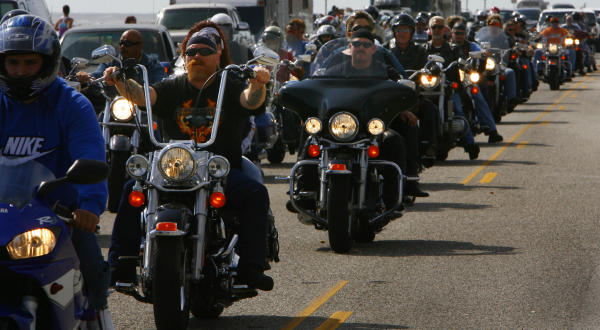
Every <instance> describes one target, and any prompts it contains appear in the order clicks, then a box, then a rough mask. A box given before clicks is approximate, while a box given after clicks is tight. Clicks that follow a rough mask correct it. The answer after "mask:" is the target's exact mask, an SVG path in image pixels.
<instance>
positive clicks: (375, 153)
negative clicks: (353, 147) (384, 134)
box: [367, 145, 379, 158]
mask: <svg viewBox="0 0 600 330" xmlns="http://www.w3.org/2000/svg"><path fill="white" fill-rule="evenodd" d="M367 154H368V155H369V157H370V158H377V157H379V147H378V146H376V145H372V146H369V149H367Z"/></svg>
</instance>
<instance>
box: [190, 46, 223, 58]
mask: <svg viewBox="0 0 600 330" xmlns="http://www.w3.org/2000/svg"><path fill="white" fill-rule="evenodd" d="M216 53H217V51H216V50H214V49H212V48H189V49H186V51H185V55H187V56H190V57H194V56H196V55H197V54H200V56H209V55H212V54H216Z"/></svg>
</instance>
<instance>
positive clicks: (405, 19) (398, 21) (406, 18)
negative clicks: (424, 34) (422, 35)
mask: <svg viewBox="0 0 600 330" xmlns="http://www.w3.org/2000/svg"><path fill="white" fill-rule="evenodd" d="M398 25H406V26H408V27H410V28H411V30H412V33H414V32H415V20H414V19H413V18H412V16H410V15H409V14H400V15H396V16H394V18H392V29H396V27H397V26H398ZM412 33H411V34H412Z"/></svg>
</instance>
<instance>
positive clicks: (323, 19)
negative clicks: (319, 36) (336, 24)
mask: <svg viewBox="0 0 600 330" xmlns="http://www.w3.org/2000/svg"><path fill="white" fill-rule="evenodd" d="M332 21H333V16H331V15H327V16H323V17H321V18H318V19H317V21H316V22H315V25H316V26H317V27H319V26H322V25H331V22H332Z"/></svg>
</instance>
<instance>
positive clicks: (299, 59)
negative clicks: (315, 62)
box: [296, 54, 311, 63]
mask: <svg viewBox="0 0 600 330" xmlns="http://www.w3.org/2000/svg"><path fill="white" fill-rule="evenodd" d="M310 58H311V57H310V55H306V54H305V55H297V56H296V59H297V60H296V62H306V63H310Z"/></svg>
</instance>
